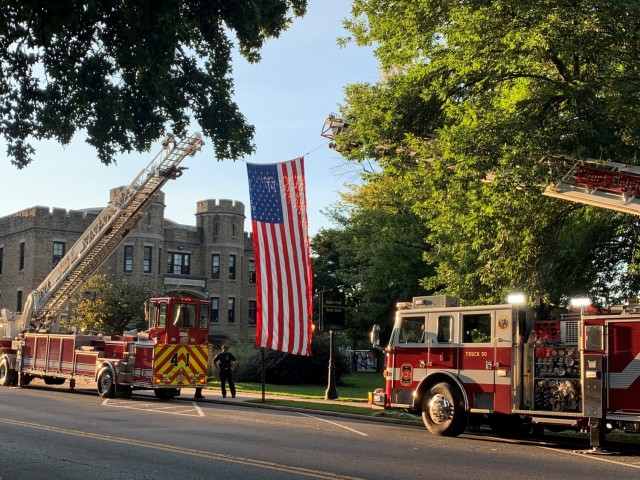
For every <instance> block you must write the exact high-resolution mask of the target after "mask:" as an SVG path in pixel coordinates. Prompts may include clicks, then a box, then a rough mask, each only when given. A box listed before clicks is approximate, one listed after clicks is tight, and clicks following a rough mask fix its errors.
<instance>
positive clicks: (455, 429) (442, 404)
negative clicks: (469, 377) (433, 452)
mask: <svg viewBox="0 0 640 480" xmlns="http://www.w3.org/2000/svg"><path fill="white" fill-rule="evenodd" d="M422 421H423V422H424V425H425V427H427V430H429V432H431V433H432V434H434V435H441V436H445V437H455V436H457V435H460V434H461V433H462V432H463V431H464V429H465V427H466V426H467V414H466V412H465V409H464V400H463V398H462V395H461V394H460V392H459V391H458V389H457V388H456V387H454V386H453V385H451V384H450V383H447V382H442V383H436V384H435V385H433V386H432V387H431V388H429V389H428V390H427V391H426V392H425V395H424V400H423V402H422Z"/></svg>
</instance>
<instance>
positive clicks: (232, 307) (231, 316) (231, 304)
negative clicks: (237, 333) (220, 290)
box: [227, 297, 236, 323]
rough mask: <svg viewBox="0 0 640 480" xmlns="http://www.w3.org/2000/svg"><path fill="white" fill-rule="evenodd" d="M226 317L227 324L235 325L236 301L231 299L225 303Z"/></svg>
mask: <svg viewBox="0 0 640 480" xmlns="http://www.w3.org/2000/svg"><path fill="white" fill-rule="evenodd" d="M227 315H228V321H229V323H236V299H235V298H233V297H230V298H229V301H228V302H227Z"/></svg>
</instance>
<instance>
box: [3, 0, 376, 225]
mask: <svg viewBox="0 0 640 480" xmlns="http://www.w3.org/2000/svg"><path fill="white" fill-rule="evenodd" d="M349 13H350V2H348V1H346V0H310V1H309V6H308V11H307V15H306V16H305V17H303V18H302V19H297V20H296V21H294V24H293V25H292V27H291V28H290V29H289V30H287V31H286V32H284V33H283V34H282V35H281V36H280V38H278V39H273V40H271V41H269V42H268V43H267V44H266V46H265V47H264V49H263V50H262V61H261V62H260V63H259V64H254V65H251V64H248V63H247V62H246V61H245V60H244V59H241V58H238V59H236V60H235V61H234V72H233V77H234V80H235V101H236V102H237V103H238V105H239V106H240V109H241V111H242V112H243V114H244V115H245V116H246V117H247V119H248V121H249V122H250V123H251V124H253V125H254V126H255V128H256V135H255V144H256V153H255V154H254V155H252V156H250V157H246V158H244V159H243V160H245V161H248V162H254V163H275V162H280V161H285V160H290V159H292V158H296V157H299V156H303V155H304V156H305V169H306V185H307V213H308V217H309V233H310V235H314V234H315V233H317V232H318V230H319V229H320V228H325V227H330V226H331V223H330V222H329V221H328V220H327V218H326V217H325V216H324V215H323V214H322V213H321V211H322V210H325V209H326V208H327V207H329V206H331V205H332V204H333V203H334V202H335V201H336V200H337V198H338V197H337V192H338V191H341V190H343V188H342V186H343V185H344V184H345V183H352V182H354V181H356V179H357V174H356V173H355V172H356V171H355V170H354V169H353V168H351V167H349V166H347V165H345V162H344V161H343V160H342V159H341V157H340V155H339V154H337V153H336V152H334V151H333V150H330V149H329V147H328V146H327V145H326V143H327V140H326V139H324V138H322V137H321V136H320V132H321V130H322V125H323V122H324V120H325V118H326V117H327V115H328V114H329V113H331V112H335V111H337V107H338V104H340V103H341V102H342V101H343V98H344V86H346V85H347V84H349V83H356V82H375V81H377V79H378V69H377V62H376V60H375V58H374V56H373V53H372V51H371V50H368V49H364V48H359V47H357V46H355V45H349V46H347V47H346V48H343V49H340V48H339V47H338V46H337V42H336V39H337V38H338V37H341V36H345V35H346V32H345V31H344V29H343V27H342V20H343V19H344V18H345V17H347V16H349ZM206 140H207V139H206V138H205V141H206ZM36 148H37V152H36V157H35V160H34V162H33V163H32V164H31V165H29V166H28V167H26V168H25V169H23V170H17V169H16V168H15V167H14V166H12V165H11V164H10V161H9V159H8V158H7V157H6V154H5V145H4V144H2V145H0V151H1V153H2V155H1V156H0V179H1V180H0V217H3V216H6V215H10V214H12V213H15V212H17V211H19V210H22V209H25V208H29V207H33V206H36V205H41V206H46V207H57V208H65V209H71V210H74V209H82V208H88V207H104V206H105V205H106V204H107V202H108V201H109V190H110V189H111V188H113V187H117V186H120V185H128V184H129V183H131V181H132V180H133V178H134V177H135V176H136V175H137V174H138V173H139V172H140V170H142V168H144V167H145V166H146V165H147V164H148V163H149V162H150V161H151V160H152V158H153V157H154V156H155V154H156V153H157V152H158V151H159V150H160V145H159V142H158V145H157V146H155V147H154V148H153V149H152V150H151V151H150V152H146V153H142V154H133V155H127V156H122V157H119V158H118V163H117V165H110V166H108V167H107V166H104V165H102V164H101V163H100V162H99V161H98V159H97V157H96V154H95V151H94V150H93V149H92V148H91V147H90V146H88V145H86V144H85V143H84V138H83V137H82V135H81V134H77V135H76V137H75V138H74V140H73V142H72V143H71V144H70V145H68V146H67V147H65V148H63V147H62V146H60V145H58V144H56V143H54V142H44V143H38V144H36ZM183 166H186V167H188V168H189V169H188V170H187V171H186V172H185V174H184V175H183V176H182V177H181V178H180V179H178V180H177V181H171V182H169V183H168V184H167V185H166V186H165V187H164V189H163V190H164V192H165V203H166V205H167V207H166V210H165V216H166V217H167V218H169V219H171V220H174V221H176V222H178V223H183V224H186V225H195V211H196V203H197V202H198V201H199V200H204V199H213V198H215V199H231V200H239V201H241V202H243V203H244V204H245V207H246V208H245V213H246V215H247V220H246V222H245V230H247V231H250V230H251V224H250V208H249V191H248V183H247V173H246V163H245V162H244V161H236V162H232V161H224V162H219V161H218V160H217V159H216V158H215V156H214V152H213V147H212V146H211V145H210V144H208V145H205V147H204V148H203V151H202V152H201V153H199V154H197V155H196V156H195V157H188V158H187V159H185V161H184V162H183Z"/></svg>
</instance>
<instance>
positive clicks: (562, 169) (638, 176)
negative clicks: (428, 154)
mask: <svg viewBox="0 0 640 480" xmlns="http://www.w3.org/2000/svg"><path fill="white" fill-rule="evenodd" d="M348 130H349V122H348V121H346V120H344V119H342V118H339V117H338V116H337V115H336V114H334V113H332V114H330V115H329V116H328V117H327V119H326V120H325V121H324V125H323V127H322V131H321V133H320V136H321V137H324V138H327V139H329V140H330V143H329V148H331V149H332V150H335V151H336V152H338V153H340V152H343V151H348V150H350V149H351V148H357V147H358V146H359V145H358V144H353V143H352V144H348V145H346V146H345V147H340V146H339V145H338V144H337V143H336V142H335V139H336V137H338V136H340V135H341V134H343V133H345V132H347V131H348ZM431 137H432V138H437V135H431ZM411 153H412V154H417V151H415V150H414V151H412V152H411ZM549 160H551V161H550V162H549V163H550V165H551V173H552V177H554V178H556V179H558V180H557V181H556V182H555V183H553V184H551V185H548V186H546V188H545V190H544V192H543V193H542V194H543V195H545V196H547V197H553V198H558V199H561V200H567V201H570V202H576V203H581V204H584V205H591V206H594V207H599V208H606V209H608V210H615V211H617V212H622V213H628V214H631V215H640V166H637V165H629V164H625V163H618V162H608V161H604V160H593V159H585V160H579V159H576V158H572V157H569V156H553V155H552V156H550V157H549ZM424 161H427V162H429V161H431V160H429V159H424ZM495 178H496V175H495V173H491V172H490V173H488V174H487V176H486V177H485V179H484V181H485V182H487V183H490V182H492V181H494V180H495Z"/></svg>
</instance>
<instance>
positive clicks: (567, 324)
mask: <svg viewBox="0 0 640 480" xmlns="http://www.w3.org/2000/svg"><path fill="white" fill-rule="evenodd" d="M385 351H386V370H385V379H386V382H385V389H384V391H382V389H379V390H378V391H377V392H373V393H372V403H373V404H374V405H377V406H382V407H384V408H401V409H406V410H410V411H414V412H418V413H420V414H421V415H422V419H423V421H424V424H425V426H426V428H427V429H428V430H429V431H430V432H431V433H433V434H436V435H446V436H455V435H458V434H460V433H462V431H463V430H464V429H465V428H466V427H467V426H468V425H469V423H470V422H471V423H474V424H476V423H477V422H480V421H486V422H487V423H488V424H489V425H490V426H491V427H492V429H493V430H494V431H495V432H496V433H498V434H512V435H513V434H517V433H518V432H522V433H524V432H525V431H527V430H528V429H530V427H531V426H533V425H536V424H538V425H541V426H546V427H548V428H553V429H572V430H577V431H585V432H586V431H588V432H589V433H590V439H591V444H592V446H594V447H599V446H600V445H601V444H602V443H603V441H604V433H605V432H606V431H609V430H611V429H614V428H617V429H620V430H623V431H626V432H634V433H638V432H640V400H639V399H640V315H639V314H637V313H635V312H629V311H626V310H622V311H620V312H618V313H611V312H609V311H608V312H605V313H604V314H603V313H598V314H596V315H570V316H566V317H564V318H562V319H558V320H547V321H540V320H537V319H535V318H534V312H533V310H531V309H529V308H525V307H522V306H515V305H510V304H505V305H486V306H464V307H461V306H459V300H458V299H457V298H455V297H450V296H434V297H416V298H414V299H413V301H412V302H406V303H399V304H398V309H397V312H396V317H395V321H394V327H393V331H392V333H391V337H390V341H389V345H388V346H387V347H386V349H385Z"/></svg>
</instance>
